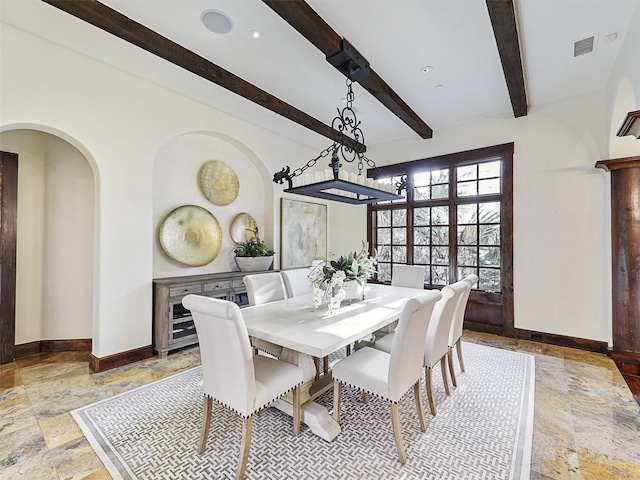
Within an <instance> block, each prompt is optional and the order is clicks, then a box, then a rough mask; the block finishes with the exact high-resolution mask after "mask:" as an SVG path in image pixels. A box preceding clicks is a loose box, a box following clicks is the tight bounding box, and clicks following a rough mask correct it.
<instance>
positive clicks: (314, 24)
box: [262, 0, 433, 138]
mask: <svg viewBox="0 0 640 480" xmlns="http://www.w3.org/2000/svg"><path fill="white" fill-rule="evenodd" d="M262 1H263V2H264V3H265V4H267V5H268V6H269V7H270V8H271V9H272V10H273V11H274V12H276V13H277V14H278V15H279V16H280V17H282V19H284V21H285V22H287V23H288V24H289V25H291V26H292V27H293V28H294V29H296V30H297V31H298V32H299V33H300V34H301V35H302V36H303V37H304V38H306V39H307V40H308V41H309V42H311V43H312V44H313V45H315V46H316V48H318V50H320V51H321V52H322V53H324V54H325V56H326V57H331V56H333V55H335V54H336V53H338V52H340V51H341V50H342V37H341V36H340V35H338V34H337V33H336V32H335V30H333V29H332V28H331V27H330V26H329V25H328V24H327V22H325V21H324V20H323V19H322V18H321V17H320V15H318V14H317V13H316V12H315V10H313V9H312V8H311V7H310V6H309V5H308V4H307V3H306V2H304V0H287V1H283V0H262ZM358 83H359V84H360V85H362V86H363V87H364V88H365V89H366V90H367V91H368V92H369V93H370V94H371V95H373V96H374V97H375V98H377V99H378V100H379V101H380V102H381V103H382V104H383V105H384V106H385V107H387V108H388V109H389V110H391V111H392V112H393V113H394V114H395V115H396V116H397V117H398V118H399V119H400V120H402V121H403V122H404V123H406V124H407V125H408V126H409V127H411V129H413V131H415V132H416V133H417V134H418V135H420V136H421V137H422V138H431V137H432V136H433V130H431V127H429V125H427V124H426V123H425V122H424V121H423V120H422V119H421V118H420V117H419V116H418V114H417V113H416V112H414V111H413V110H412V109H411V107H409V105H407V104H406V103H405V102H404V100H402V98H400V96H399V95H398V94H397V93H396V92H394V91H393V89H392V88H391V87H390V86H389V85H387V84H386V83H385V81H384V80H383V79H382V78H380V76H379V75H378V74H377V73H376V72H374V71H373V69H372V70H371V73H370V75H369V76H368V77H366V78H363V79H361V80H359V81H358Z"/></svg>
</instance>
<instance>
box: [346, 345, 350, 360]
mask: <svg viewBox="0 0 640 480" xmlns="http://www.w3.org/2000/svg"><path fill="white" fill-rule="evenodd" d="M346 350H347V357H348V356H349V355H351V344H349V345H347V347H346Z"/></svg>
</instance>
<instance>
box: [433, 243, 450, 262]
mask: <svg viewBox="0 0 640 480" xmlns="http://www.w3.org/2000/svg"><path fill="white" fill-rule="evenodd" d="M431 255H432V258H431V263H433V264H434V265H449V247H433V248H432V249H431Z"/></svg>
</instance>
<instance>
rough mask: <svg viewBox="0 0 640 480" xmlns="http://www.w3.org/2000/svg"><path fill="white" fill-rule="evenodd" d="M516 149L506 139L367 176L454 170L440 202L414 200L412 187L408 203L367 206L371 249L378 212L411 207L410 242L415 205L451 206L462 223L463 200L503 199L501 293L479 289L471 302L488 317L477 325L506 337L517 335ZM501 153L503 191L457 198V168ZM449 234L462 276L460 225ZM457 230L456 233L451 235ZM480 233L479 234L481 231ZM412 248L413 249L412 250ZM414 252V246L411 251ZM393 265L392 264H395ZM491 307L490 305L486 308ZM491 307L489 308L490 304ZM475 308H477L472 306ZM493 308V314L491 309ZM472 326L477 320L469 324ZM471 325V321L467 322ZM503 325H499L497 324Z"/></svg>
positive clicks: (453, 276) (452, 259)
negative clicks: (514, 237) (514, 199)
mask: <svg viewBox="0 0 640 480" xmlns="http://www.w3.org/2000/svg"><path fill="white" fill-rule="evenodd" d="M513 151H514V144H513V143H506V144H502V145H494V146H490V147H484V148H478V149H474V150H467V151H463V152H457V153H451V154H446V155H440V156H436V157H430V158H422V159H418V160H412V161H409V162H403V163H398V164H394V165H387V166H384V167H379V168H375V169H369V170H368V171H367V176H368V177H369V178H374V179H375V178H383V177H390V176H398V175H404V174H406V173H409V172H411V173H413V172H418V171H423V170H424V169H425V168H428V169H430V170H434V169H438V168H449V169H450V178H449V196H448V197H447V198H443V199H438V200H418V201H414V198H413V191H412V189H409V191H408V192H407V198H406V202H404V201H403V202H400V203H388V204H379V205H368V207H367V239H368V241H369V245H370V246H371V248H373V246H374V245H375V241H374V240H375V236H374V235H375V234H374V232H375V230H376V228H377V224H376V223H377V215H376V212H377V211H379V210H394V209H397V208H398V207H403V206H407V215H406V217H407V225H406V228H407V240H406V242H407V245H408V246H409V245H411V246H413V245H414V238H413V233H414V230H413V227H414V225H413V221H414V219H413V214H411V215H410V214H409V212H413V209H414V208H416V207H421V206H436V205H449V208H450V209H453V210H450V213H449V215H450V218H454V219H456V222H455V223H456V224H457V210H456V207H457V205H460V204H465V203H469V204H473V203H484V202H490V201H497V200H499V201H500V210H501V211H500V280H501V281H500V283H501V291H500V292H493V291H483V290H474V292H472V296H471V300H470V302H471V301H473V302H476V303H478V304H479V306H478V307H477V311H478V312H479V317H483V319H479V320H478V324H477V325H475V326H476V327H478V328H476V329H478V330H483V331H490V332H493V333H498V334H502V335H507V336H513V331H514V322H513ZM496 157H499V158H500V160H501V168H502V170H501V184H500V193H499V194H485V195H474V196H465V197H460V198H456V195H457V190H456V189H457V182H456V178H455V171H456V170H455V167H457V166H462V165H468V164H476V163H480V162H483V161H487V160H491V159H495V158H496ZM449 223H450V226H449V228H450V230H449V232H450V234H449V252H450V254H449V280H450V281H455V280H457V275H458V272H457V266H456V264H457V258H456V256H457V229H456V228H455V227H453V226H451V222H449ZM452 232H453V234H452ZM478 235H479V232H478ZM408 249H409V248H408ZM409 250H410V249H409ZM406 260H407V262H406V263H407V264H413V256H412V255H409V253H408V252H407V258H406ZM479 264H480V261H479V259H478V267H477V268H480V265H479ZM391 265H393V263H391ZM440 287H441V286H438V285H433V284H431V285H427V288H440ZM487 306H488V307H487ZM485 307H486V308H485ZM471 310H472V311H474V308H471ZM488 310H491V313H487V311H488ZM498 310H501V314H500V317H501V318H500V319H498V318H488V319H487V321H488V322H489V323H490V325H489V326H487V327H486V328H485V327H483V325H484V323H483V322H484V317H487V316H490V317H497V314H496V312H497V311H498ZM470 323H471V324H473V323H474V322H473V319H472V320H471V322H470ZM465 325H466V323H465ZM498 326H499V328H498Z"/></svg>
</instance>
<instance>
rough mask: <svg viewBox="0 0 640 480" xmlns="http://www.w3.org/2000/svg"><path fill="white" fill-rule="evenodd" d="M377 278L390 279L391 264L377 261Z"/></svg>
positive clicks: (381, 279) (385, 280) (383, 280)
mask: <svg viewBox="0 0 640 480" xmlns="http://www.w3.org/2000/svg"><path fill="white" fill-rule="evenodd" d="M377 267H378V280H380V281H381V282H390V281H391V265H390V264H389V263H380V262H378V265H377Z"/></svg>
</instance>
